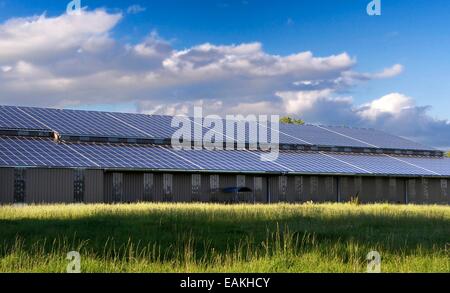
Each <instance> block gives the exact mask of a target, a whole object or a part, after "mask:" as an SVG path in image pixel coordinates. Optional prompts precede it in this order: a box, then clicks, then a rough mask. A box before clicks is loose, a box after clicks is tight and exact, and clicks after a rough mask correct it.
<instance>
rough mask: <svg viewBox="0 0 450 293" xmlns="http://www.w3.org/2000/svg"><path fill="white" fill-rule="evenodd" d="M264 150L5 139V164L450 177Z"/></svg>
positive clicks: (438, 165) (419, 166) (448, 168)
mask: <svg viewBox="0 0 450 293" xmlns="http://www.w3.org/2000/svg"><path fill="white" fill-rule="evenodd" d="M261 154H262V152H259V151H252V152H251V151H236V150H228V151H227V150H218V151H208V150H180V151H176V150H173V149H172V148H170V147H160V146H148V145H145V146H141V145H122V144H93V143H56V142H54V141H52V140H50V139H43V138H19V137H0V166H4V167H5V166H6V167H16V166H23V167H26V166H34V167H39V166H41V167H86V168H88V167H89V168H105V169H107V168H118V169H160V170H180V171H183V170H191V171H194V170H198V171H211V172H213V171H230V172H281V173H304V174H310V173H313V174H363V175H411V176H438V175H441V176H450V159H437V158H419V157H393V156H387V155H363V154H360V155H358V154H343V153H332V154H330V153H318V152H294V151H289V152H284V151H283V152H280V153H279V157H278V159H277V160H276V161H274V162H264V161H261V159H260V155H261Z"/></svg>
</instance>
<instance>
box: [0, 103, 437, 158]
mask: <svg viewBox="0 0 450 293" xmlns="http://www.w3.org/2000/svg"><path fill="white" fill-rule="evenodd" d="M171 122H172V117H170V116H163V115H144V114H128V113H113V112H96V111H80V110H59V109H47V108H33V107H15V106H0V128H12V129H47V130H53V131H56V132H58V133H59V134H62V135H66V136H91V137H110V138H117V137H120V138H143V139H170V138H171V137H172V134H173V133H174V131H176V130H177V129H178V128H177V127H175V128H174V127H172V126H171ZM223 124H224V125H225V123H223ZM234 127H235V128H236V126H234ZM193 128H194V124H193V123H192V124H191V129H193ZM208 131H209V129H207V128H204V129H203V131H202V133H203V134H205V133H206V132H208ZM223 131H224V133H225V134H226V127H224V129H223ZM268 132H269V139H270V131H268ZM248 134H249V131H248V127H247V133H246V141H248V139H249V137H248ZM192 135H193V134H191V139H192V137H193V136H192ZM222 137H223V138H222V140H225V139H226V138H227V137H226V136H222ZM279 137H280V143H281V144H294V145H314V146H330V147H334V146H336V147H352V148H380V149H399V150H421V151H435V150H434V149H433V148H430V147H427V146H423V145H420V144H418V143H415V142H412V141H409V140H407V139H403V138H400V137H397V136H393V135H389V134H386V133H384V132H381V131H376V130H371V129H355V128H345V127H338V128H336V127H323V126H316V125H288V124H280V129H279ZM216 138H218V137H216ZM228 138H229V137H228ZM233 138H234V139H235V140H236V139H237V131H235V134H234V136H233ZM218 140H219V141H220V140H221V139H220V137H219V138H218Z"/></svg>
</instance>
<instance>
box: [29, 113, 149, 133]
mask: <svg viewBox="0 0 450 293" xmlns="http://www.w3.org/2000/svg"><path fill="white" fill-rule="evenodd" d="M20 109H21V110H23V111H24V112H26V113H28V114H29V115H31V116H33V117H35V118H36V119H37V120H38V121H40V122H41V123H42V124H43V125H45V126H46V127H47V128H50V129H53V130H55V131H57V132H58V133H60V134H65V135H75V136H101V137H132V138H135V137H138V138H148V137H151V135H150V134H148V133H145V132H144V131H141V130H139V129H136V128H134V127H133V126H129V125H126V124H125V123H123V122H121V121H120V120H118V119H116V118H114V117H113V116H112V115H111V114H110V113H107V112H96V111H77V110H60V109H48V108H31V107H20Z"/></svg>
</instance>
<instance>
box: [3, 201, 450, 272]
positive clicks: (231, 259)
mask: <svg viewBox="0 0 450 293" xmlns="http://www.w3.org/2000/svg"><path fill="white" fill-rule="evenodd" d="M449 224H450V207H448V206H413V205H411V206H392V205H388V204H377V205H354V204H303V205H287V204H277V205H269V206H268V205H219V204H135V205H51V206H24V207H14V206H3V207H0V227H1V229H0V237H1V239H2V240H1V243H0V271H1V272H65V270H66V266H67V264H68V261H67V260H66V254H67V253H68V252H69V251H72V250H75V251H79V252H80V254H81V270H82V271H83V272H364V271H365V270H366V266H367V263H366V255H367V253H368V252H369V251H371V250H376V251H378V252H380V254H381V257H382V271H384V272H450V261H449V254H448V252H447V251H446V250H445V245H446V243H448V242H450V225H449Z"/></svg>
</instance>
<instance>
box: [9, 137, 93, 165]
mask: <svg viewBox="0 0 450 293" xmlns="http://www.w3.org/2000/svg"><path fill="white" fill-rule="evenodd" d="M0 165H1V166H6V167H97V166H96V165H95V164H94V163H93V162H91V161H89V160H87V159H86V158H84V157H83V156H80V154H77V153H76V152H74V151H72V150H71V149H70V148H67V147H66V146H64V145H63V144H61V143H55V142H54V141H52V140H50V139H43V138H19V137H0Z"/></svg>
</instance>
